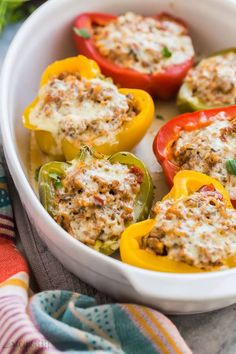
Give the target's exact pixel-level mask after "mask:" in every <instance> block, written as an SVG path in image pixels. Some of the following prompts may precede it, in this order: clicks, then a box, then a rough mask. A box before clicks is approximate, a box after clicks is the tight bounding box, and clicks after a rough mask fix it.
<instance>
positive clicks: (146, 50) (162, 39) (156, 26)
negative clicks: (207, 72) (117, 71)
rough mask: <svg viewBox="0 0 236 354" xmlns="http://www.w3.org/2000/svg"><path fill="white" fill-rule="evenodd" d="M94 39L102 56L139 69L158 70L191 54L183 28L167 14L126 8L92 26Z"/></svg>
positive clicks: (148, 71) (190, 45)
mask: <svg viewBox="0 0 236 354" xmlns="http://www.w3.org/2000/svg"><path fill="white" fill-rule="evenodd" d="M94 41H95V45H96V47H97V49H98V50H99V52H100V53H101V54H102V55H103V56H104V57H106V58H108V59H109V60H111V61H112V62H114V63H115V64H117V65H120V66H122V67H125V68H130V69H134V70H137V71H139V72H142V73H149V74H150V73H159V72H162V71H164V70H165V69H166V68H167V67H170V66H172V65H178V64H182V63H184V62H185V61H187V60H189V59H191V58H192V57H193V56H194V49H193V45H192V41H191V39H190V37H189V36H188V35H187V31H186V28H185V27H184V26H183V25H182V24H180V23H179V22H177V21H175V20H171V19H170V18H169V17H163V18H161V19H154V18H151V17H143V16H140V15H136V14H134V13H132V12H128V13H126V14H125V15H123V16H118V17H117V19H116V20H113V21H111V22H109V23H108V24H106V25H105V26H102V25H99V26H95V27H94Z"/></svg>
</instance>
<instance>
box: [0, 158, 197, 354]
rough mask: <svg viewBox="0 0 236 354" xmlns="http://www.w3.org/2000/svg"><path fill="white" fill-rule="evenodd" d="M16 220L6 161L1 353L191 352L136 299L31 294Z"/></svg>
mask: <svg viewBox="0 0 236 354" xmlns="http://www.w3.org/2000/svg"><path fill="white" fill-rule="evenodd" d="M14 237H15V232H14V222H13V218H12V210H11V205H10V199H9V195H8V191H7V185H6V180H5V174H4V169H3V166H2V164H1V163H0V266H1V268H0V353H1V354H14V353H15V354H40V353H42V354H53V353H55V354H56V353H62V352H63V353H64V352H66V353H84V352H87V353H90V354H92V353H94V354H95V353H96V354H102V353H114V354H123V353H127V354H133V353H135V354H154V353H160V354H162V353H165V354H169V353H170V354H190V353H191V350H190V349H189V348H188V346H187V345H186V343H185V342H184V340H183V339H182V337H181V336H180V334H179V332H178V330H177V328H176V327H175V326H174V325H173V324H172V322H170V321H169V320H168V319H167V318H166V317H165V316H164V315H162V314H161V313H159V312H157V311H155V310H152V309H149V308H147V307H144V306H138V305H132V304H109V305H108V304H105V305H99V306H98V305H96V301H95V299H94V298H92V297H89V296H86V295H81V294H79V293H73V292H69V291H65V290H53V291H44V292H41V293H38V294H36V295H34V296H32V297H31V299H30V301H29V297H28V282H29V271H28V266H27V263H26V261H25V259H24V257H23V256H22V255H21V254H20V252H19V251H18V250H17V249H16V247H15V244H14Z"/></svg>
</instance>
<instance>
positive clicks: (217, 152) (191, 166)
mask: <svg viewBox="0 0 236 354" xmlns="http://www.w3.org/2000/svg"><path fill="white" fill-rule="evenodd" d="M228 118H229V117H228ZM235 146H236V118H233V119H227V116H226V115H225V113H224V112H220V113H218V114H217V115H216V116H213V117H212V121H211V123H210V125H208V126H207V127H203V128H200V129H196V130H193V131H190V132H189V131H185V130H182V131H181V132H180V135H179V137H178V139H177V140H176V141H175V143H174V145H173V147H172V151H173V156H172V161H173V163H174V164H175V165H177V166H179V167H180V168H181V169H183V170H195V171H198V172H202V173H205V174H207V175H209V176H211V177H214V178H216V179H218V180H219V181H220V182H221V183H222V184H223V186H224V187H225V188H226V190H227V191H228V193H229V195H230V198H231V199H236V176H235V175H233V174H229V172H228V171H227V168H226V162H227V161H228V160H234V159H236V149H235Z"/></svg>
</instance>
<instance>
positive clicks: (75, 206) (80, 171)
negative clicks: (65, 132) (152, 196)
mask: <svg viewBox="0 0 236 354" xmlns="http://www.w3.org/2000/svg"><path fill="white" fill-rule="evenodd" d="M138 172H139V175H138V174H137V171H136V169H134V168H133V169H132V168H129V167H128V166H126V165H123V164H120V163H115V164H111V163H110V162H109V160H98V159H94V160H91V161H89V162H77V164H74V165H72V167H71V168H70V169H69V170H68V171H67V176H66V178H65V179H64V180H63V181H62V184H63V187H62V188H61V189H59V190H58V191H57V196H56V205H57V209H56V210H55V220H56V221H57V222H58V223H59V224H60V225H61V226H62V227H63V228H64V229H65V230H67V231H68V232H69V233H70V234H71V235H72V236H73V237H75V238H76V239H77V240H80V241H81V242H83V243H85V244H87V245H90V246H94V245H95V243H96V241H98V240H99V241H102V242H105V245H106V244H109V246H111V242H113V246H112V247H114V249H117V248H118V247H119V242H118V240H119V238H120V235H121V233H122V232H123V231H124V229H125V226H126V225H127V224H129V223H131V222H133V221H134V207H135V199H136V196H137V194H138V193H139V190H140V184H141V181H140V173H141V174H142V171H141V170H139V171H138Z"/></svg>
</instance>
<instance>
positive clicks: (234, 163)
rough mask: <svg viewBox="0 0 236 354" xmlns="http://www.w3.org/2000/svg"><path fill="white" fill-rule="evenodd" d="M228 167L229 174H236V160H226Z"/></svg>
mask: <svg viewBox="0 0 236 354" xmlns="http://www.w3.org/2000/svg"><path fill="white" fill-rule="evenodd" d="M226 169H227V171H228V172H229V174H231V175H235V176H236V160H228V161H226Z"/></svg>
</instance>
